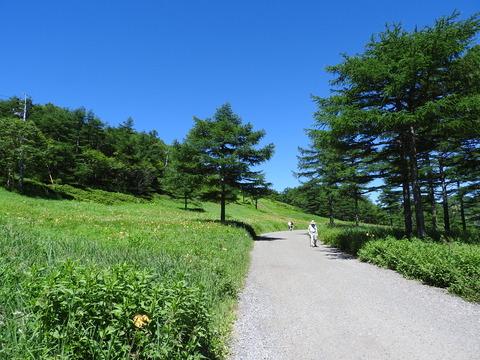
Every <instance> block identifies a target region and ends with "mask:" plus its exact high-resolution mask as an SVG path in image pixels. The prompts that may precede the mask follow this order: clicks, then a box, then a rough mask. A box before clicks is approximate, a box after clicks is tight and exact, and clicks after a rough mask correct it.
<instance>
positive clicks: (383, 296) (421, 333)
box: [231, 231, 480, 360]
mask: <svg viewBox="0 0 480 360" xmlns="http://www.w3.org/2000/svg"><path fill="white" fill-rule="evenodd" d="M262 238H263V239H262V240H259V241H256V242H255V246H254V249H253V252H252V262H251V267H250V271H249V275H248V278H247V281H246V286H245V289H244V291H243V293H242V294H241V296H240V302H239V309H238V319H237V321H236V323H235V328H234V333H233V339H232V344H231V359H234V360H236V359H255V360H259V359H275V360H280V359H299V360H300V359H335V360H340V359H368V360H375V359H402V360H413V359H421V360H425V359H435V360H441V359H448V360H453V359H472V360H473V359H475V360H479V359H480V305H479V304H472V303H468V302H465V301H463V300H462V299H461V298H458V297H455V296H452V295H449V294H448V293H446V292H445V291H444V290H442V289H437V288H433V287H430V286H425V285H422V284H421V283H419V282H417V281H413V280H407V279H404V278H403V277H402V276H401V275H399V274H397V273H395V272H394V271H391V270H386V269H381V268H378V267H376V266H374V265H370V264H366V263H362V262H360V261H358V260H356V259H353V258H351V257H349V256H346V255H344V254H343V253H341V252H338V251H337V250H335V249H333V248H330V247H327V246H322V245H320V246H319V247H318V248H311V247H310V246H309V240H308V237H307V235H306V232H305V231H293V232H277V233H271V234H266V235H263V237H262ZM320 238H321V234H320Z"/></svg>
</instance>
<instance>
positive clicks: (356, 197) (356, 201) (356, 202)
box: [354, 190, 359, 226]
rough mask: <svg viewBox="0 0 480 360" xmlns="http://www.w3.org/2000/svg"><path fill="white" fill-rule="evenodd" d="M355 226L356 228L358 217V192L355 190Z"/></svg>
mask: <svg viewBox="0 0 480 360" xmlns="http://www.w3.org/2000/svg"><path fill="white" fill-rule="evenodd" d="M354 196H355V226H358V223H359V216H358V192H357V191H356V190H355V195H354Z"/></svg>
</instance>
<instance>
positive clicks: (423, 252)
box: [358, 237, 480, 302]
mask: <svg viewBox="0 0 480 360" xmlns="http://www.w3.org/2000/svg"><path fill="white" fill-rule="evenodd" d="M358 255H359V258H360V259H361V260H363V261H368V262H371V263H374V264H376V265H379V266H383V267H387V268H390V269H393V270H396V271H398V272H399V273H401V274H403V275H405V276H406V277H409V278H414V279H418V280H421V281H423V282H424V283H425V284H428V285H433V286H438V287H443V288H447V289H448V290H449V291H450V292H452V293H455V294H457V295H460V296H462V297H464V298H465V299H467V300H470V301H477V302H480V247H479V246H478V245H468V244H461V243H452V244H441V243H434V242H431V241H422V240H419V239H412V240H406V239H405V240H396V239H394V238H392V237H390V238H387V239H382V240H378V241H370V242H368V243H366V244H365V245H364V246H363V247H362V248H361V250H360V251H359V252H358Z"/></svg>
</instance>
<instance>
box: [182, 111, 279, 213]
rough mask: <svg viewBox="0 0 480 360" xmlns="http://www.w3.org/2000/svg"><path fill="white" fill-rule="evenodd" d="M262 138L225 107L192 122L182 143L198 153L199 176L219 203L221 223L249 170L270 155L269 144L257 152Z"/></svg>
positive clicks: (261, 135) (258, 132)
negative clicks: (210, 115) (209, 115)
mask: <svg viewBox="0 0 480 360" xmlns="http://www.w3.org/2000/svg"><path fill="white" fill-rule="evenodd" d="M264 135H265V132H264V131H254V130H253V126H252V125H251V124H250V123H247V124H243V123H242V120H241V119H240V117H239V116H238V115H236V114H235V113H234V112H233V110H232V108H231V106H230V105H229V104H225V105H222V106H221V107H220V108H218V109H217V111H216V112H215V114H214V115H213V117H212V118H209V119H205V120H201V119H198V118H195V125H194V127H193V128H192V129H191V130H190V132H189V133H188V136H187V138H186V143H187V144H188V146H191V147H192V148H193V149H195V151H196V152H197V153H198V156H199V159H200V163H199V172H200V173H201V174H203V175H204V176H205V179H206V182H207V184H208V185H209V186H210V188H211V189H212V191H211V192H210V196H211V197H212V198H213V199H215V200H218V201H219V202H220V220H221V221H222V222H225V219H226V217H225V205H226V203H227V201H228V199H229V197H230V198H231V197H232V195H233V194H234V192H235V191H236V190H238V189H239V188H240V186H241V185H240V184H241V182H242V180H243V179H245V177H246V176H248V175H249V174H250V173H251V167H252V166H254V165H258V164H260V163H262V162H264V161H266V160H268V159H270V157H271V156H272V154H273V149H274V146H273V144H269V145H266V146H265V147H262V148H259V149H258V148H257V145H258V143H259V142H260V140H261V139H262V138H263V137H264Z"/></svg>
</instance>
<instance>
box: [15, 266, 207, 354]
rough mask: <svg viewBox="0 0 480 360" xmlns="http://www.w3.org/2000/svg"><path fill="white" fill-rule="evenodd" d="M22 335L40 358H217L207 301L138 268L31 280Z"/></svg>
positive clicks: (68, 271) (60, 270)
mask: <svg viewBox="0 0 480 360" xmlns="http://www.w3.org/2000/svg"><path fill="white" fill-rule="evenodd" d="M23 289H25V291H26V293H25V298H26V299H27V301H26V304H27V305H26V310H25V311H26V314H29V316H27V318H28V319H30V320H29V321H27V322H26V323H25V328H24V329H20V330H21V331H20V333H23V334H25V337H26V338H30V339H31V340H33V341H34V342H35V344H36V346H35V348H36V349H38V350H37V351H36V353H35V354H34V355H35V357H36V358H42V359H48V358H58V357H62V358H69V359H124V358H135V359H200V358H205V357H209V358H211V357H213V356H212V354H211V347H212V336H211V332H210V316H209V313H208V311H207V300H206V298H205V296H204V294H203V292H202V291H201V290H200V289H199V288H197V287H190V286H188V285H187V284H186V283H185V282H184V281H178V282H170V283H161V282H160V281H159V279H158V278H156V277H155V276H154V275H153V274H152V273H150V272H148V271H145V270H137V269H135V268H134V267H132V266H127V265H121V266H115V267H113V268H111V269H109V270H100V269H99V268H96V267H92V266H89V267H85V266H78V265H75V264H73V263H71V262H67V263H64V264H63V265H60V266H58V267H57V268H56V269H55V270H54V271H52V272H50V273H48V274H45V271H44V270H43V271H33V272H32V274H31V275H30V276H29V277H28V280H26V282H25V284H24V286H23Z"/></svg>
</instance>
